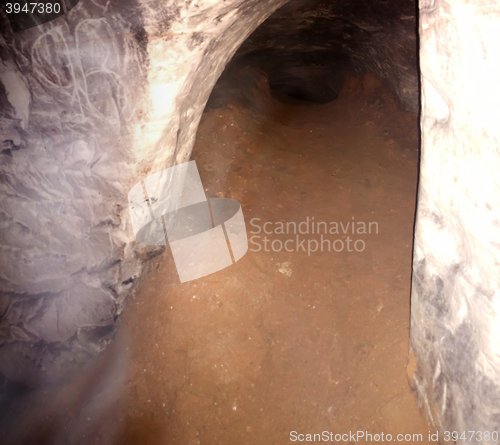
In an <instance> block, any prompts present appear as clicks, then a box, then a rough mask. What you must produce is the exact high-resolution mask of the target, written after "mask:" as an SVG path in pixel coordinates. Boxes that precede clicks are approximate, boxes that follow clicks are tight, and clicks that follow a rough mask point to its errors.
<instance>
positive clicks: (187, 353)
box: [117, 77, 430, 445]
mask: <svg viewBox="0 0 500 445" xmlns="http://www.w3.org/2000/svg"><path fill="white" fill-rule="evenodd" d="M255 97H256V101H257V102H258V104H257V105H256V106H255V107H254V108H252V107H249V108H248V107H245V106H243V105H241V103H239V102H238V101H232V102H231V101H229V106H227V107H224V108H212V109H211V110H210V111H208V112H207V113H205V115H204V118H203V120H202V123H201V125H200V129H199V132H198V139H197V144H196V148H195V151H194V154H193V159H195V160H196V162H197V165H198V168H199V170H200V174H201V177H202V180H203V183H204V185H205V187H206V189H207V192H206V193H207V196H209V197H215V196H219V197H221V196H223V197H231V198H233V199H236V200H238V201H239V202H240V203H241V205H242V208H243V213H244V216H245V220H246V223H247V231H248V232H249V234H248V235H249V238H250V237H251V236H253V235H256V234H255V233H251V231H254V232H255V231H257V230H258V229H257V228H256V227H255V225H258V226H259V227H260V228H262V226H263V224H264V222H267V221H270V222H272V223H273V224H272V225H269V226H266V227H267V228H268V229H270V230H273V229H274V228H276V227H277V225H276V224H275V223H276V222H280V221H281V222H286V221H295V222H296V223H297V224H298V223H300V222H302V221H306V218H307V217H309V219H310V220H311V219H312V218H313V217H314V220H315V221H316V222H317V221H325V222H327V223H330V222H338V223H339V224H340V222H342V223H343V224H344V227H345V226H346V224H347V223H348V222H352V221H353V218H354V221H356V222H365V223H366V224H368V223H369V222H377V223H378V233H375V229H374V226H372V233H371V234H358V233H355V234H352V233H347V234H343V233H342V229H341V228H340V231H341V233H340V234H326V235H324V238H325V239H328V240H330V244H331V242H332V241H334V240H336V239H343V240H346V237H347V236H348V235H350V238H351V240H353V241H354V240H363V241H364V243H365V247H364V250H362V251H360V252H356V251H355V250H354V249H353V244H351V245H350V249H351V250H353V251H352V252H348V251H347V247H346V245H344V249H343V250H342V251H340V252H335V251H333V250H332V251H330V252H328V251H327V250H326V245H324V247H325V248H324V251H323V252H319V251H318V252H311V253H310V255H308V253H307V252H304V251H302V250H301V251H296V250H297V249H296V245H295V242H294V243H293V244H292V243H289V244H288V246H289V247H291V246H292V245H293V248H292V249H293V250H294V251H292V252H286V251H285V250H284V249H283V250H282V251H280V252H277V251H273V249H272V248H271V247H270V245H269V244H268V250H270V251H267V252H266V251H265V249H264V244H263V239H262V236H263V235H264V234H263V233H260V234H258V236H261V239H260V240H258V239H256V238H254V239H253V241H254V243H250V249H251V250H249V251H248V252H247V254H246V255H245V256H244V257H243V258H242V259H241V260H240V261H238V262H237V263H236V264H234V265H233V266H231V267H229V268H227V269H225V270H223V271H220V272H218V273H216V274H213V275H210V276H207V277H204V278H201V279H198V280H195V281H192V282H188V283H184V284H180V283H179V280H178V277H177V273H176V270H175V265H174V263H173V260H172V258H171V255H170V252H169V250H168V248H167V250H166V251H165V254H164V255H163V256H162V257H161V258H159V259H157V261H156V263H155V264H154V266H153V270H152V271H151V272H150V274H149V275H148V276H147V278H146V279H145V280H144V282H143V283H142V286H141V287H140V288H139V289H138V291H137V293H136V295H135V297H134V300H133V301H131V303H130V305H129V307H128V309H127V313H126V315H125V320H124V323H123V327H124V328H125V329H127V330H128V331H129V335H130V341H131V344H130V352H131V354H132V369H131V373H130V376H129V380H128V384H127V392H128V396H129V399H128V403H127V405H126V408H125V409H126V414H125V417H124V418H123V420H124V421H125V430H124V433H123V435H122V437H121V438H120V439H119V440H118V442H117V443H126V444H148V445H154V444H220V445H222V444H233V445H234V444H284V443H289V442H290V432H291V431H296V432H298V433H304V434H307V433H311V434H312V433H321V432H322V431H331V432H333V433H334V434H335V433H341V434H344V433H348V432H349V431H358V430H361V431H367V432H369V433H372V434H376V433H384V434H387V433H390V434H392V435H394V438H395V435H396V434H398V433H403V434H413V433H422V434H423V440H422V442H421V443H427V442H428V440H427V437H428V431H429V429H430V428H429V426H428V425H427V423H426V422H425V420H424V419H423V418H422V416H421V415H420V413H419V411H418V408H417V406H416V403H415V400H414V398H413V395H412V394H411V392H410V389H409V387H408V384H407V376H406V365H407V363H408V331H409V312H410V309H409V293H410V270H411V248H412V245H411V242H412V230H413V219H414V209H415V193H416V183H417V162H418V153H417V147H418V140H417V119H416V117H415V116H414V115H412V114H407V113H404V112H402V111H401V110H400V109H399V107H398V106H397V105H396V103H395V102H394V101H393V99H392V98H391V96H390V94H389V93H388V92H387V90H386V89H385V88H384V87H383V86H382V85H381V84H380V83H379V82H378V81H377V80H376V79H373V78H370V77H366V78H364V79H362V80H359V79H358V80H356V79H350V80H348V82H347V83H346V85H345V86H344V88H343V90H342V91H341V94H340V97H339V99H338V100H336V101H334V102H331V103H329V104H326V105H324V104H322V105H320V104H310V103H309V104H306V103H300V102H298V101H294V100H290V101H288V103H286V102H287V101H286V100H284V99H282V100H281V101H277V100H276V99H272V98H271V97H270V96H267V97H266V87H265V85H264V84H263V82H260V90H259V91H258V94H257V93H256V95H255ZM253 218H260V220H259V221H256V220H254V225H253V226H252V225H251V224H250V221H251V220H252V219H253ZM358 227H359V226H358V225H356V228H358ZM309 230H311V229H309ZM350 230H351V228H350V227H349V229H348V231H350ZM367 230H368V229H367ZM295 236H296V235H294V234H276V233H272V234H269V235H267V237H268V239H269V240H270V241H273V240H281V241H286V240H287V239H294V240H295ZM299 236H300V241H302V240H305V246H306V249H307V242H308V240H313V239H315V240H318V241H320V236H319V235H317V234H312V233H309V234H299ZM256 243H259V244H260V246H261V250H260V251H258V252H256V251H255V250H258V247H257V244H256ZM274 247H276V249H274V250H277V248H278V247H279V243H278V242H275V244H274ZM336 247H337V248H339V247H340V243H337V244H336ZM357 247H358V248H361V247H362V244H361V243H358V244H357ZM252 250H253V251H252ZM361 442H363V440H361Z"/></svg>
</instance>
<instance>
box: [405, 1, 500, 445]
mask: <svg viewBox="0 0 500 445" xmlns="http://www.w3.org/2000/svg"><path fill="white" fill-rule="evenodd" d="M499 41H500V6H499V5H498V4H496V3H495V2H488V1H481V0H473V1H465V0H452V1H451V0H450V1H447V0H423V1H421V2H420V68H421V79H422V115H421V128H422V153H421V170H420V185H419V192H418V209H417V221H416V233H415V247H414V265H413V287H412V313H411V345H412V349H413V352H414V354H415V356H416V359H417V363H418V369H417V372H416V373H415V374H414V377H413V381H414V384H415V387H416V389H417V391H418V393H419V396H420V398H421V399H422V401H423V402H424V404H425V406H426V408H427V412H428V415H429V418H431V419H432V420H433V422H434V424H435V425H436V427H437V428H439V429H440V430H441V431H446V430H448V431H457V432H459V435H461V433H462V432H463V431H469V430H473V431H482V432H490V433H491V432H493V431H496V432H499V431H500V377H499V376H500V288H499V284H500V275H499V273H498V271H499V264H500V263H499V254H500V183H499V180H498V172H499V171H500V149H499V147H500V126H499V124H498V123H499V122H500V112H499V108H498V104H499V103H500V88H499V80H498V73H499V72H500V47H499V45H498V42H499ZM469 436H470V434H469V435H468V439H467V443H493V442H496V440H493V439H492V437H491V435H490V436H489V437H487V436H486V435H483V437H482V438H481V437H480V435H479V434H476V435H475V436H474V437H473V438H472V440H469ZM481 439H484V442H482V441H481ZM459 442H461V443H464V442H463V441H459Z"/></svg>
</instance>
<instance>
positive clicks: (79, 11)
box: [0, 0, 500, 430]
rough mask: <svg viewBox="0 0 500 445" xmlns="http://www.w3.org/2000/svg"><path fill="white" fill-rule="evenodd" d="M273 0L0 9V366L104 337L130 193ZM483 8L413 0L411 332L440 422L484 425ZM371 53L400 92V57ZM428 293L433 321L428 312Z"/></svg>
mask: <svg viewBox="0 0 500 445" xmlns="http://www.w3.org/2000/svg"><path fill="white" fill-rule="evenodd" d="M284 3H285V1H271V0H267V1H260V2H258V1H256V0H252V1H247V2H243V3H241V2H237V1H234V0H231V1H226V2H210V1H200V2H197V3H192V2H186V3H181V4H179V3H176V2H160V1H151V2H140V1H139V2H135V1H126V2H109V3H108V4H106V3H104V2H99V1H97V2H88V3H85V2H83V1H80V2H79V3H78V4H77V5H76V6H75V7H74V8H73V9H72V10H71V11H69V12H68V14H66V15H65V16H62V17H59V18H57V19H55V20H53V21H51V22H49V23H46V24H44V25H42V26H39V27H34V28H31V29H28V30H25V31H23V32H21V33H16V34H13V33H12V30H11V29H10V28H9V23H8V20H7V17H6V16H5V13H4V12H3V11H2V15H1V20H2V22H1V25H2V29H3V33H2V34H3V36H2V38H1V40H0V48H1V51H2V52H1V57H2V64H1V67H0V68H1V69H0V80H1V83H2V88H1V89H0V103H1V104H2V121H1V127H2V128H1V131H2V157H3V158H2V164H1V166H0V169H1V174H2V178H3V184H4V187H5V188H4V189H3V191H2V203H1V209H2V224H3V226H2V232H3V233H2V251H1V255H0V266H1V270H2V273H1V282H2V309H3V310H2V313H3V320H2V323H3V325H2V328H3V332H4V340H3V343H2V346H1V348H0V361H1V372H2V375H3V376H4V381H5V380H6V381H11V380H17V381H20V382H23V383H24V384H26V385H28V386H30V385H31V386H34V385H37V384H38V383H39V382H40V381H44V380H48V379H49V380H50V379H52V378H54V379H55V378H57V377H60V376H61V375H63V374H64V372H65V370H66V369H68V367H71V366H72V364H74V363H75V362H82V361H85V360H86V359H88V357H89V356H92V355H93V354H94V353H95V351H96V350H99V349H102V347H103V346H104V345H105V344H106V338H105V335H103V332H104V334H106V333H108V332H109V328H108V327H109V326H112V325H113V323H114V322H115V320H116V318H117V317H118V316H119V314H120V312H121V311H122V308H123V305H124V302H125V298H126V296H127V295H128V294H129V293H130V291H131V287H132V286H133V283H134V282H135V281H137V279H138V277H139V276H140V275H141V273H142V271H143V268H144V260H145V259H147V258H148V257H150V256H151V255H154V254H155V251H154V250H153V251H151V250H147V249H143V248H141V247H140V246H136V245H135V244H134V243H133V242H132V239H133V238H132V231H131V227H130V223H129V221H128V217H127V210H126V203H127V200H126V194H127V191H128V190H129V189H130V187H131V186H132V185H133V184H134V183H135V182H137V181H138V180H140V179H141V178H143V177H144V176H145V175H147V174H150V173H153V172H156V171H159V170H161V169H163V168H165V167H168V166H170V165H174V164H178V163H181V162H184V161H186V160H187V159H188V158H189V156H190V153H191V150H192V147H193V143H194V135H195V132H196V128H197V125H198V122H199V120H200V117H201V113H202V112H203V108H204V105H205V103H206V101H207V99H208V96H209V94H210V91H211V90H212V88H213V86H214V84H215V82H216V80H217V78H218V76H219V75H220V73H221V72H222V69H223V68H224V66H225V65H226V64H227V62H228V61H229V59H230V58H231V56H232V54H233V53H234V52H235V50H236V49H237V48H238V47H239V46H240V44H241V43H242V42H243V41H244V40H245V39H246V37H247V36H248V35H249V34H250V32H251V31H253V30H254V29H255V28H256V27H257V26H258V25H259V23H261V22H262V21H263V20H264V19H266V18H267V17H269V16H270V14H271V13H272V12H273V11H274V10H276V9H277V8H278V7H280V6H281V5H283V4H284ZM368 6H369V4H368ZM497 17H498V8H497V7H496V6H495V5H484V4H483V3H482V2H479V1H475V2H465V1H463V2H462V1H460V2H449V1H446V0H441V1H436V2H427V1H422V2H421V4H420V28H419V33H420V34H419V35H420V64H421V72H422V98H423V104H422V121H421V122H422V136H423V137H422V141H423V144H422V148H423V150H422V168H421V180H420V191H419V198H418V203H419V204H418V215H417V224H416V245H415V264H414V278H413V283H414V285H413V291H412V346H413V350H414V352H415V355H416V357H417V363H418V364H419V371H418V372H417V373H416V374H415V379H414V384H415V386H416V388H417V391H418V393H419V394H420V397H421V398H422V399H423V400H424V401H425V402H426V406H427V407H428V408H429V410H428V413H429V416H430V417H431V418H432V419H433V420H434V423H435V425H436V426H437V427H438V428H440V429H458V430H460V429H474V430H492V429H495V428H496V429H498V418H497V413H496V410H495V404H498V400H499V396H498V394H500V390H499V387H500V385H499V380H498V369H500V364H499V362H498V360H499V359H498V356H499V352H498V351H499V348H500V341H499V338H500V334H499V332H498V329H497V328H496V326H497V325H498V317H499V314H500V310H499V309H498V307H499V306H498V298H499V282H498V278H496V276H497V274H496V271H497V269H496V268H497V261H496V257H497V250H496V249H497V244H496V241H495V240H496V238H497V237H498V216H499V215H498V211H499V210H498V209H499V208H500V205H499V203H498V187H497V181H496V179H495V178H496V171H498V169H497V167H498V163H499V155H498V150H497V149H496V147H497V145H498V144H497V143H498V140H499V139H500V136H499V134H498V131H499V130H498V129H497V126H496V123H497V122H498V117H499V116H498V108H497V106H496V104H497V103H499V102H500V93H499V92H498V88H496V83H495V76H494V72H495V70H496V69H497V68H498V67H497V64H496V62H495V60H500V55H499V53H498V51H499V49H498V48H497V45H496V42H497V41H498V39H499V34H498V33H499V29H500V27H498V18H497ZM402 20H408V17H406V18H402ZM353 23H354V22H353ZM354 25H355V26H356V27H358V28H359V29H361V30H363V31H364V32H366V33H368V34H369V33H371V32H374V31H376V30H377V29H378V27H380V26H381V24H371V25H369V26H368V25H367V24H366V23H363V22H357V23H354ZM101 43H102V45H101ZM396 47H397V48H398V49H399V50H401V48H399V47H398V46H397V45H396ZM55 48H57V51H56V50H55ZM452 49H453V51H452ZM403 50H404V49H403ZM379 69H380V71H381V72H385V74H386V75H387V81H388V82H389V83H392V84H393V85H394V86H397V88H395V90H396V91H397V92H398V93H399V94H400V95H401V99H402V101H403V102H404V98H405V97H407V95H408V92H411V90H412V88H413V87H414V85H412V84H411V82H410V83H408V79H407V78H405V76H404V75H401V73H404V69H403V70H402V71H401V72H399V74H398V71H397V70H395V69H393V67H391V66H389V65H380V66H379ZM414 105H415V104H414ZM103 116H105V117H106V116H108V119H103ZM436 240H438V241H439V243H437V242H436ZM437 300H440V301H441V300H445V301H448V302H449V305H448V306H447V307H448V311H447V312H446V314H445V315H446V317H445V318H444V319H437V318H435V317H434V318H432V314H433V309H432V308H433V307H435V306H436V304H437V303H436V301H437ZM477 314H483V316H481V317H480V316H478V315H477ZM54 320H59V323H57V324H55V323H54ZM54 348H55V349H56V350H57V353H56V354H54V353H53V351H54ZM465 361H469V362H473V363H474V366H472V367H471V366H465V365H463V363H464V362H465ZM434 406H437V407H440V409H438V410H437V411H432V409H431V408H432V407H434Z"/></svg>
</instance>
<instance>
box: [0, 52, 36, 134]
mask: <svg viewBox="0 0 500 445" xmlns="http://www.w3.org/2000/svg"><path fill="white" fill-rule="evenodd" d="M0 82H1V83H2V84H3V85H4V87H5V90H6V93H7V99H8V101H9V102H10V104H11V105H12V106H13V107H14V110H15V111H16V118H17V119H20V120H21V128H22V129H23V130H26V129H27V128H28V121H29V115H30V100H31V95H30V93H29V91H28V88H27V87H26V82H25V81H24V79H23V76H22V75H21V73H20V72H19V71H18V70H17V69H15V68H13V67H12V66H10V65H8V64H6V63H5V62H3V63H0Z"/></svg>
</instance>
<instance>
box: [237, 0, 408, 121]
mask: <svg viewBox="0 0 500 445" xmlns="http://www.w3.org/2000/svg"><path fill="white" fill-rule="evenodd" d="M416 8H417V6H416V2H415V1H412V0H410V1H409V0H403V1H398V2H392V1H384V2H380V1H372V0H355V1H346V0H340V1H329V0H312V1H311V0H299V1H297V0H295V1H290V2H289V3H287V4H286V5H285V6H283V7H282V8H280V9H279V10H277V11H276V12H275V13H274V14H273V15H271V16H270V17H269V19H268V20H266V21H265V22H264V23H263V24H262V25H261V26H260V27H259V28H258V29H257V30H256V31H255V32H254V33H253V34H252V35H251V36H250V37H249V38H248V39H247V40H246V41H245V42H244V43H243V45H242V46H241V48H240V49H239V50H238V52H237V53H236V55H235V57H234V59H233V60H232V61H231V63H230V65H231V67H232V66H234V65H240V64H243V63H247V64H252V65H257V66H259V67H260V68H262V69H263V70H264V71H266V73H267V74H268V76H269V80H270V84H271V87H272V86H273V78H274V77H281V76H283V75H284V74H286V75H288V76H290V75H292V76H293V75H295V73H296V71H297V69H298V68H300V67H307V68H309V69H311V68H312V67H314V68H316V69H317V68H319V67H323V68H325V74H324V75H323V76H324V78H325V79H324V81H325V83H329V84H333V85H332V86H333V88H334V89H337V88H339V87H340V85H341V78H342V77H343V74H344V73H346V72H347V71H348V70H353V71H354V72H355V73H358V74H362V73H366V72H370V73H374V74H375V75H377V76H378V77H380V78H381V79H383V80H385V81H386V82H387V84H388V86H389V87H390V88H391V89H392V90H393V91H394V92H395V94H396V95H397V97H398V98H399V100H400V101H401V103H402V104H403V105H404V107H405V108H407V109H409V110H410V111H413V112H415V113H416V112H417V111H418V93H417V92H418V75H417V73H418V69H417V60H416V58H417V42H416V40H417V39H416V38H417V32H416V13H417V11H416ZM294 70H295V72H294ZM310 75H311V77H313V83H316V84H317V83H318V81H320V80H321V79H319V78H318V75H316V76H315V75H314V73H311V74H310ZM299 76H300V77H303V74H302V73H299ZM314 77H316V78H314Z"/></svg>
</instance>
